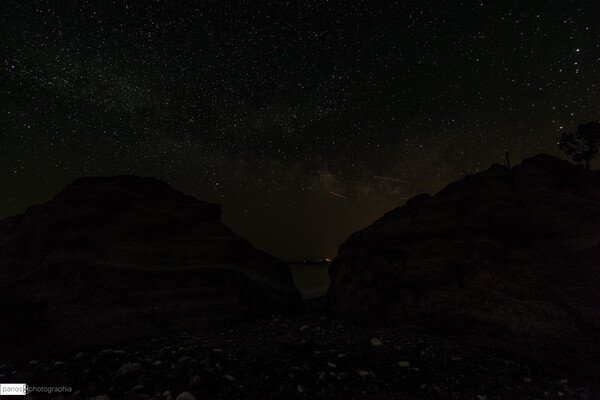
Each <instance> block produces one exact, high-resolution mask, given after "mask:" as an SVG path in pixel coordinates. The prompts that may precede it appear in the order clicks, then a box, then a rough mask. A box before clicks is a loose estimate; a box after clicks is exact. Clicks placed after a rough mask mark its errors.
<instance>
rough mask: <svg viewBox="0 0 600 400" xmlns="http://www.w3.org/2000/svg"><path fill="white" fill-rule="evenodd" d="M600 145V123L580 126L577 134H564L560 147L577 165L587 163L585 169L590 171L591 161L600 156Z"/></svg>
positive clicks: (561, 136) (559, 143) (561, 137)
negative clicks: (599, 148)
mask: <svg viewBox="0 0 600 400" xmlns="http://www.w3.org/2000/svg"><path fill="white" fill-rule="evenodd" d="M599 144H600V121H592V122H588V123H587V124H585V125H579V127H578V128H577V132H563V134H562V135H560V141H559V142H558V146H559V147H560V148H561V149H562V150H563V151H564V152H565V153H567V154H568V155H570V156H571V158H572V159H573V161H575V162H576V163H579V164H581V163H585V169H586V171H588V170H589V169H590V160H591V159H592V158H594V157H596V156H598V145H599Z"/></svg>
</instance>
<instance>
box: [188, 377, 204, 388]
mask: <svg viewBox="0 0 600 400" xmlns="http://www.w3.org/2000/svg"><path fill="white" fill-rule="evenodd" d="M201 383H202V378H200V376H199V375H194V376H192V377H191V378H190V382H189V384H188V386H189V387H195V386H199V385H200V384H201Z"/></svg>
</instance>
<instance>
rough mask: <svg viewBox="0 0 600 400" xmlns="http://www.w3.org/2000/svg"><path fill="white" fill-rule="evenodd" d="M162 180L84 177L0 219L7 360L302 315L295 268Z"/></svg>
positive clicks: (1, 315) (1, 339) (1, 314)
mask: <svg viewBox="0 0 600 400" xmlns="http://www.w3.org/2000/svg"><path fill="white" fill-rule="evenodd" d="M220 214H221V208H220V206H218V205H216V204H210V203H205V202H202V201H199V200H197V199H195V198H192V197H190V196H186V195H184V194H182V193H180V192H178V191H176V190H174V189H173V188H171V187H170V186H169V185H167V184H166V183H164V182H161V181H159V180H157V179H154V178H139V177H134V176H118V177H113V178H82V179H78V180H76V181H75V182H73V183H72V184H70V185H69V186H67V188H66V189H65V190H64V191H62V192H61V193H59V194H58V195H57V196H56V197H55V198H54V199H52V200H51V201H50V202H48V203H46V204H42V205H38V206H34V207H31V208H29V209H28V210H27V212H26V213H24V214H22V215H17V216H14V217H11V218H7V219H5V220H4V221H2V222H0V292H1V293H2V296H1V297H0V321H1V322H0V343H2V346H0V347H1V351H0V353H2V354H0V356H5V357H13V356H18V355H21V356H29V357H32V356H39V355H42V354H43V353H45V352H48V351H51V352H57V353H64V352H68V351H73V350H75V349H84V348H86V347H93V346H98V345H110V344H112V343H117V342H130V341H131V340H133V339H136V338H140V337H144V336H151V335H156V334H164V333H167V332H178V331H182V330H194V329H197V328H202V327H210V326H216V325H220V324H227V323H230V322H231V321H233V320H243V319H247V318H249V317H252V316H255V315H260V314H268V313H280V312H294V311H299V310H301V309H302V307H303V306H302V303H301V298H300V294H299V292H298V290H297V289H296V288H295V287H294V285H293V283H292V277H291V273H290V270H289V267H288V266H287V265H286V264H284V263H283V262H281V261H279V260H277V259H275V258H273V257H271V256H269V255H267V254H266V253H264V252H261V251H258V250H256V249H254V248H253V247H252V246H251V245H250V244H249V243H248V242H247V241H245V240H244V239H242V238H241V237H239V236H237V235H235V234H234V233H233V232H232V231H231V230H230V229H228V228H227V227H225V226H224V225H223V224H222V223H221V222H220Z"/></svg>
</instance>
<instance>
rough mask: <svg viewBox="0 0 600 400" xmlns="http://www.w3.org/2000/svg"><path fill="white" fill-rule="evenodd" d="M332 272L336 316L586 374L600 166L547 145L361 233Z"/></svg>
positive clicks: (599, 266)
mask: <svg viewBox="0 0 600 400" xmlns="http://www.w3.org/2000/svg"><path fill="white" fill-rule="evenodd" d="M329 273H330V277H331V285H330V287H329V291H328V293H327V302H328V311H329V313H330V314H332V315H336V316H342V317H344V318H347V319H352V320H359V321H371V322H375V323H379V324H381V323H383V324H388V325H395V324H404V323H411V324H415V325H417V326H426V327H430V328H434V329H435V331H437V332H445V333H448V334H450V335H453V334H454V335H455V336H456V337H461V338H464V339H468V340H470V341H471V342H472V343H474V344H476V345H479V346H485V347H488V348H490V347H491V348H497V349H498V348H499V349H502V350H503V351H508V352H509V353H510V354H513V355H522V356H524V357H526V358H528V359H530V360H535V361H539V362H540V363H541V364H544V365H547V366H549V368H553V367H556V365H561V366H562V368H564V367H565V366H566V365H569V366H574V367H578V368H579V369H574V371H577V373H580V374H586V373H589V372H590V371H592V370H593V369H594V368H592V367H591V366H593V365H597V362H598V361H599V360H600V351H599V350H600V349H599V348H600V340H599V338H600V172H598V171H593V172H591V173H589V174H587V175H586V174H585V173H584V171H582V170H581V169H580V168H578V167H577V166H575V165H573V164H571V163H569V162H567V161H564V160H560V159H558V158H555V157H552V156H549V155H538V156H535V157H532V158H529V159H526V160H524V161H523V162H522V164H520V165H517V166H515V167H513V168H512V169H508V168H506V167H504V166H500V165H493V166H492V167H491V168H490V169H488V170H487V171H485V172H482V173H479V174H476V175H469V176H467V177H465V178H464V179H462V180H460V181H458V182H455V183H452V184H450V185H449V186H447V187H446V188H445V189H443V190H442V191H440V192H439V193H437V194H436V195H435V196H433V197H432V196H429V195H427V194H424V195H420V196H417V197H415V198H413V199H411V200H409V201H407V203H406V204H405V205H404V206H402V207H399V208H396V209H394V210H392V211H390V212H389V213H387V214H386V215H384V216H383V217H382V218H380V219H379V220H378V221H376V222H375V223H373V224H372V225H371V226H369V227H367V228H365V229H363V230H361V231H359V232H356V233H354V234H353V235H351V236H350V237H349V238H348V239H347V240H346V242H345V243H343V244H342V245H341V247H340V250H339V255H338V257H337V258H336V259H335V260H334V261H333V263H332V264H331V266H330V271H329ZM552 366H553V367H552Z"/></svg>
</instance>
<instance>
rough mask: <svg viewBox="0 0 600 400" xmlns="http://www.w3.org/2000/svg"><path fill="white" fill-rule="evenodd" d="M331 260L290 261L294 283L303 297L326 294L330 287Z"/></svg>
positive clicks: (309, 297)
mask: <svg viewBox="0 0 600 400" xmlns="http://www.w3.org/2000/svg"><path fill="white" fill-rule="evenodd" d="M329 264H330V263H329V262H318V263H312V262H306V263H302V262H300V263H296V262H289V263H288V265H289V266H290V269H291V270H292V277H293V279H294V284H295V285H296V287H297V288H298V290H299V291H300V294H301V295H302V298H303V299H312V298H315V297H320V296H325V294H326V293H327V288H328V287H329V275H328V274H327V271H328V270H329Z"/></svg>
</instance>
